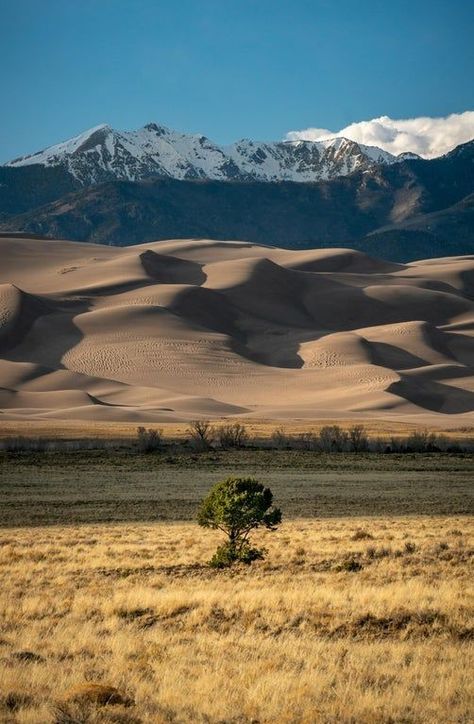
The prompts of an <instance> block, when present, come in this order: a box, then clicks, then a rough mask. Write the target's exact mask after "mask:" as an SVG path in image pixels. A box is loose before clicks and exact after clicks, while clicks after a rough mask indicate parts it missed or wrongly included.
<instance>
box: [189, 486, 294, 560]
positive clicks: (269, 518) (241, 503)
mask: <svg viewBox="0 0 474 724" xmlns="http://www.w3.org/2000/svg"><path fill="white" fill-rule="evenodd" d="M272 503H273V495H272V492H271V490H270V488H265V487H264V486H263V485H262V484H261V483H259V482H258V481H257V480H254V479H253V478H227V479H226V480H223V481H222V482H220V483H216V484H215V485H214V486H213V487H212V488H211V490H210V491H209V493H208V495H207V496H206V497H205V498H204V500H203V501H202V502H201V505H200V508H199V512H198V523H199V525H202V526H203V527H204V528H213V529H218V530H221V531H222V532H223V533H225V535H226V536H227V540H226V542H225V543H224V544H222V545H221V546H219V548H218V549H217V551H216V552H215V554H214V556H213V558H212V559H211V560H210V562H209V563H210V565H211V566H213V567H215V568H227V567H229V566H231V565H232V564H233V563H236V562H242V563H252V561H255V560H257V559H258V558H263V557H264V553H265V551H264V550H261V549H258V548H252V547H251V546H250V543H249V539H248V538H249V535H250V533H251V531H252V530H254V529H256V528H259V527H261V526H263V527H265V528H268V529H269V530H275V528H276V527H277V526H278V525H279V523H281V511H280V510H279V509H278V508H273V507H272Z"/></svg>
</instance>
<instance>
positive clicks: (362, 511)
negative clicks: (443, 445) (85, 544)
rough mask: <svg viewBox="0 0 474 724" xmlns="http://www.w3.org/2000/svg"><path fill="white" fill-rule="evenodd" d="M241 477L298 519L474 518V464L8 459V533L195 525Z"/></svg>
mask: <svg viewBox="0 0 474 724" xmlns="http://www.w3.org/2000/svg"><path fill="white" fill-rule="evenodd" d="M237 474H238V475H246V476H247V475H248V476H254V477H257V478H258V479H259V480H261V481H262V482H264V483H265V484H266V485H269V486H270V487H271V488H272V490H273V492H274V496H275V500H276V501H278V505H279V506H280V507H281V508H282V509H283V510H284V513H285V516H286V517H290V518H291V517H305V518H308V517H309V518H311V517H317V518H318V517H338V516H365V515H374V516H376V515H391V516H393V515H395V516H396V515H457V514H460V515H463V514H472V513H473V512H474V485H473V482H472V477H473V475H472V474H473V464H472V456H470V455H461V454H460V455H454V454H438V453H432V454H413V455H411V454H410V455H409V454H404V455H382V454H375V453H371V454H352V455H351V454H333V455H326V454H315V453H310V452H297V451H268V450H267V451H265V450H242V451H235V452H210V453H205V454H204V453H203V454H192V453H186V454H184V453H177V454H173V453H170V452H168V453H159V454H152V455H138V454H136V453H131V452H129V451H118V452H113V451H106V452H105V451H90V452H71V453H41V454H34V453H21V454H6V453H3V454H2V455H1V457H0V525H1V526H2V527H8V526H21V525H25V526H26V525H47V524H64V523H81V522H84V523H93V522H105V521H111V522H112V521H113V522H120V521H124V522H126V521H144V522H146V521H171V520H178V521H185V520H192V519H194V517H195V513H196V508H197V504H198V502H199V500H200V499H201V498H202V496H203V495H204V493H205V492H206V490H207V489H208V488H209V487H210V485H211V484H212V483H214V482H216V481H217V480H220V479H222V478H225V477H226V476H229V475H237Z"/></svg>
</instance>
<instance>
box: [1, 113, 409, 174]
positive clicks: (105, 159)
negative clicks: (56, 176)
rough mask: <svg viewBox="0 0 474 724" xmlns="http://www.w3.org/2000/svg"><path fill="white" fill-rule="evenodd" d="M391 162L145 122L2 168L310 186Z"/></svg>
mask: <svg viewBox="0 0 474 724" xmlns="http://www.w3.org/2000/svg"><path fill="white" fill-rule="evenodd" d="M398 160H402V159H397V158H396V157H395V156H392V155H391V154H389V153H387V152H386V151H382V150H381V149H380V148H375V147H371V146H364V145H362V144H358V143H356V142H355V141H351V140H349V139H347V138H344V137H338V138H330V139H325V140H322V141H277V142H268V143H266V142H262V143H260V142H257V141H253V140H252V139H249V138H243V139H241V140H240V141H238V142H237V143H234V144H232V145H231V146H218V145H217V144H215V143H213V142H212V141H211V140H209V139H208V138H207V137H206V136H203V135H201V134H193V135H191V134H184V133H178V132H176V131H173V130H171V129H169V128H166V127H165V126H161V125H159V124H157V123H155V122H150V123H147V124H146V125H145V126H144V127H143V128H141V129H139V130H137V131H117V130H115V129H113V128H111V126H109V125H108V124H106V123H102V124H100V125H98V126H94V127H93V128H89V129H88V130H87V131H84V132H83V133H81V134H79V135H78V136H74V137H73V138H71V139H69V140H68V141H64V142H62V143H59V144H56V145H54V146H50V147H49V148H46V149H44V150H43V151H39V152H38V153H34V154H31V155H29V156H23V157H21V158H17V159H14V160H13V161H10V162H9V163H7V164H5V165H6V166H28V165H33V164H39V165H43V166H56V167H58V166H59V167H61V168H63V169H64V170H66V171H67V172H68V173H69V174H71V175H72V176H73V178H74V179H75V181H78V182H79V183H80V184H81V185H83V186H90V185H93V184H96V183H100V182H102V181H110V180H115V179H125V180H130V181H140V180H143V179H146V178H151V177H165V178H175V179H196V178H202V179H214V180H221V181H229V180H233V181H235V180H252V179H253V180H258V181H300V182H305V181H311V182H313V181H321V180H328V179H331V178H336V177H338V176H346V175H347V174H350V173H353V172H354V171H360V170H367V169H369V168H371V167H372V166H374V165H377V164H391V163H395V162H397V161H398Z"/></svg>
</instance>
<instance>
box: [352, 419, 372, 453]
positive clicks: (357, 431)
mask: <svg viewBox="0 0 474 724" xmlns="http://www.w3.org/2000/svg"><path fill="white" fill-rule="evenodd" d="M349 445H350V449H351V450H352V452H366V451H367V450H368V449H369V438H368V435H367V433H366V431H365V427H364V426H363V425H354V426H353V427H351V428H350V429H349Z"/></svg>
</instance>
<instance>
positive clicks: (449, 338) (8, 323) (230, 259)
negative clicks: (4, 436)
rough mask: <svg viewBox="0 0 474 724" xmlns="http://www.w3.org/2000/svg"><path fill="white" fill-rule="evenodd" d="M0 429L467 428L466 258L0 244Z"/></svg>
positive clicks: (470, 405) (470, 316)
mask: <svg viewBox="0 0 474 724" xmlns="http://www.w3.org/2000/svg"><path fill="white" fill-rule="evenodd" d="M0 255H1V257H0V258H1V259H2V264H1V267H0V410H1V412H0V419H1V420H2V421H4V422H9V423H14V422H18V423H20V422H21V421H30V422H31V421H43V422H51V423H52V424H54V422H55V421H68V422H71V421H78V422H81V421H82V422H83V423H84V424H91V423H96V424H101V423H107V422H115V423H127V424H128V423H140V422H145V421H146V422H163V423H166V422H168V423H177V422H179V421H186V420H189V419H194V418H196V417H209V418H213V419H215V418H219V417H229V416H239V417H245V418H248V419H250V420H252V419H254V420H261V419H265V420H269V419H271V420H282V421H284V420H295V419H302V420H315V419H318V420H320V419H326V418H332V419H348V420H350V419H354V418H365V419H374V418H375V419H381V420H385V421H386V423H390V421H393V422H396V421H398V422H403V421H405V422H407V423H409V424H415V425H430V426H438V427H440V426H441V427H445V428H449V427H460V426H464V425H465V426H469V425H472V424H473V423H474V413H473V411H474V375H473V367H474V344H473V339H472V336H473V330H474V305H473V303H472V292H473V289H474V257H451V258H446V259H433V260H427V261H421V262H416V263H412V264H408V265H399V264H394V263H391V262H390V263H389V262H384V261H381V260H375V259H371V258H369V257H367V256H365V255H364V254H361V253H359V252H355V251H351V250H348V249H329V250H311V251H287V250H282V249H277V248H269V247H261V246H255V245H252V244H248V243H242V242H220V241H219V242H217V241H209V240H185V241H183V240H180V241H166V242H154V243H149V244H144V245H140V246H132V247H124V248H114V247H105V246H96V245H92V244H81V243H77V242H67V241H43V240H38V239H6V238H2V239H0Z"/></svg>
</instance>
